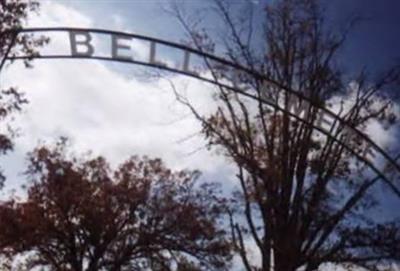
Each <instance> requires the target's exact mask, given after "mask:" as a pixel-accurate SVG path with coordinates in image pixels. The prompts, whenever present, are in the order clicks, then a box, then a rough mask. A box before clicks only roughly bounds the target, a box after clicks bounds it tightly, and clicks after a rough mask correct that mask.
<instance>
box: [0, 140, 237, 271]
mask: <svg viewBox="0 0 400 271" xmlns="http://www.w3.org/2000/svg"><path fill="white" fill-rule="evenodd" d="M65 146H66V144H65V142H64V141H63V142H61V143H60V144H58V145H57V146H56V147H54V148H48V147H39V148H37V149H35V151H33V152H32V153H31V154H30V155H29V168H28V170H27V173H26V174H27V176H29V178H30V184H29V185H28V188H27V198H26V199H25V200H22V201H16V200H10V201H7V202H3V203H2V204H1V205H0V221H2V223H1V225H0V249H2V251H3V254H4V255H5V256H6V257H7V259H8V261H7V262H6V264H10V263H11V262H13V260H15V259H17V260H16V261H17V262H18V259H23V260H22V264H23V266H24V268H26V269H27V270H31V269H32V268H34V267H44V268H48V269H47V270H58V271H60V270H73V271H80V270H87V271H89V270H93V271H94V270H160V271H161V270H175V269H174V268H178V270H199V271H200V270H225V269H226V267H227V263H228V262H229V259H230V247H229V243H228V242H227V241H226V240H225V239H224V236H225V233H224V231H223V230H222V229H221V227H220V225H218V221H220V218H221V214H222V209H221V202H219V200H217V197H216V186H215V185H213V184H204V185H197V184H196V179H197V177H198V175H199V173H198V172H196V171H194V172H191V171H177V172H172V171H171V170H169V169H167V168H166V167H165V165H164V164H163V163H162V162H161V160H160V159H150V158H147V157H143V158H138V157H132V158H130V159H128V160H127V161H126V162H124V163H123V164H121V165H120V166H119V167H118V169H117V170H111V169H110V166H109V164H108V163H107V162H106V160H105V159H104V158H102V157H98V158H95V159H85V158H84V157H81V158H78V157H74V156H68V155H67V151H66V147H65ZM18 257H20V258H18ZM14 262H15V261H14ZM14 264H15V263H14ZM23 270H24V269H23Z"/></svg>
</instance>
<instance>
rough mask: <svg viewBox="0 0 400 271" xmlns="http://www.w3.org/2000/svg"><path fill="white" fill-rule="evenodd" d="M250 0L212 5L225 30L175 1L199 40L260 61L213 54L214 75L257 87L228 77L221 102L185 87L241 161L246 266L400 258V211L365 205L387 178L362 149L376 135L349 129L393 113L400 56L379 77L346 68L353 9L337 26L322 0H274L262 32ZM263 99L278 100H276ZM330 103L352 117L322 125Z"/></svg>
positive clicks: (383, 263)
mask: <svg viewBox="0 0 400 271" xmlns="http://www.w3.org/2000/svg"><path fill="white" fill-rule="evenodd" d="M244 6H245V7H244V9H240V10H238V8H237V6H235V5H233V4H231V3H229V2H228V1H215V3H214V6H213V8H212V9H213V10H214V11H215V12H217V14H218V16H217V17H219V18H220V19H221V20H222V23H223V25H224V32H223V34H222V35H220V36H219V37H220V38H221V39H218V40H215V39H213V38H212V37H213V36H212V35H211V34H210V33H211V32H209V31H207V29H201V28H200V25H201V24H200V23H199V21H196V20H193V17H188V16H187V13H185V12H183V11H182V9H181V8H180V6H179V5H172V8H171V9H170V11H171V12H172V13H173V15H174V16H175V17H176V18H177V19H178V20H179V22H180V23H181V24H182V26H183V27H184V29H185V30H186V31H187V33H188V36H189V41H190V44H191V45H192V46H194V47H196V49H199V50H201V51H203V52H209V53H213V52H214V49H215V47H216V46H218V45H221V44H222V45H223V46H224V49H225V52H226V55H225V56H226V57H227V59H229V60H230V61H231V62H233V63H235V64H238V65H241V66H246V67H247V68H248V69H250V70H251V71H253V72H250V73H249V72H248V73H240V72H239V73H235V71H234V70H233V71H232V69H229V67H223V66H217V65H215V63H212V62H210V61H208V60H207V59H205V63H206V65H207V71H210V72H211V74H212V76H213V79H214V80H216V81H221V80H232V78H233V76H234V77H235V80H236V85H240V86H241V87H242V89H243V87H244V86H245V87H246V88H245V89H246V90H245V91H246V93H250V94H252V95H253V96H255V97H256V99H247V98H244V97H243V96H240V95H238V94H237V93H235V92H232V91H231V90H228V89H226V88H223V87H220V88H219V95H218V97H217V98H216V99H217V102H218V103H219V108H218V110H217V112H215V113H214V114H213V115H212V116H210V117H207V116H203V115H201V114H200V113H199V112H198V111H197V110H196V108H195V107H194V106H193V104H191V103H190V101H188V100H187V99H185V97H182V96H179V94H178V98H179V100H180V101H181V102H182V103H184V104H186V105H187V106H188V107H189V108H190V109H191V110H192V112H193V113H194V115H195V116H196V117H197V118H198V119H199V120H200V121H201V122H202V124H203V132H204V135H205V137H206V138H207V139H208V142H209V145H210V147H214V148H215V149H218V150H219V151H222V152H223V153H224V155H225V156H226V157H227V158H228V159H229V160H230V161H232V162H233V163H235V164H236V165H237V167H238V174H237V177H238V180H239V187H240V189H239V191H238V192H237V193H235V195H234V197H233V200H234V204H235V208H232V210H235V211H231V212H230V214H231V220H230V221H231V232H232V234H231V235H232V243H233V245H234V247H235V248H236V251H237V252H238V254H239V256H240V257H241V259H242V262H243V265H244V267H245V269H246V270H247V271H251V270H265V271H267V270H268V271H269V270H277V271H291V270H296V269H298V268H303V270H307V271H311V270H317V269H318V268H319V267H320V266H321V265H322V264H324V263H334V264H342V265H346V266H347V267H348V268H349V269H351V268H355V267H364V268H367V269H369V270H380V269H382V268H384V267H387V266H389V265H390V264H391V263H399V261H400V254H399V252H400V229H399V225H400V224H399V221H390V222H379V221H376V220H374V217H372V216H371V215H370V213H369V212H368V211H369V210H370V209H371V208H373V207H374V206H376V205H377V204H378V201H377V198H376V196H375V193H374V188H376V184H377V183H378V182H379V181H381V180H383V178H382V176H381V175H379V176H374V175H373V174H372V173H371V171H370V170H369V169H368V166H373V164H374V163H377V161H374V159H373V157H369V160H368V159H366V161H367V163H363V162H359V161H358V160H357V159H356V158H355V157H354V154H362V155H361V156H364V157H365V154H366V153H368V152H369V150H370V145H369V143H368V142H366V141H363V140H361V139H360V137H358V136H354V135H353V134H351V133H349V127H353V128H355V129H357V130H359V131H361V132H362V133H366V129H367V127H368V125H369V124H370V123H372V122H374V121H377V122H379V123H381V124H382V125H385V126H388V127H389V126H391V125H394V124H395V123H396V117H395V115H394V113H393V100H392V99H391V98H390V93H389V92H388V90H390V89H392V90H393V88H396V87H398V82H399V81H398V78H399V77H398V74H399V73H398V68H392V69H389V71H388V72H385V73H383V75H382V76H381V77H380V78H378V79H377V80H370V79H369V78H368V77H367V76H366V75H365V73H364V72H361V73H360V75H359V76H358V77H356V78H351V80H349V79H348V77H347V75H346V74H345V73H344V71H343V70H342V69H341V68H340V66H339V65H337V64H336V61H337V59H338V52H339V50H340V48H341V47H342V45H343V44H344V42H345V41H346V36H347V35H348V33H349V29H350V28H351V26H352V24H353V23H354V22H355V21H356V20H353V21H351V22H350V24H349V26H348V27H347V28H346V29H345V30H344V31H342V32H341V33H335V32H333V31H330V30H329V29H328V27H327V26H326V24H325V23H324V19H325V18H324V13H323V12H322V11H321V7H320V5H319V2H318V1H317V0H279V1H272V3H271V4H269V5H268V6H267V7H266V9H265V20H264V25H263V36H260V35H259V34H260V32H259V31H258V32H257V29H260V25H258V26H256V25H254V21H255V19H254V16H253V15H254V12H253V10H252V9H253V8H254V7H253V6H252V5H251V4H250V3H247V2H245V4H244ZM235 12H236V13H235ZM265 79H268V80H265ZM287 89H290V90H294V91H295V92H296V93H298V94H299V95H300V96H301V97H307V98H308V99H307V100H302V99H298V98H297V96H293V95H291V94H290V92H287V91H284V90H287ZM266 99H267V100H270V101H273V102H274V103H275V104H276V105H280V108H279V107H278V106H277V107H271V106H268V105H267V104H265V103H264V102H263V101H265V100H266ZM329 106H331V107H333V108H336V109H335V110H336V112H337V115H338V116H340V117H341V118H342V119H343V120H344V122H340V121H337V120H335V121H333V122H332V123H329V125H328V127H326V128H325V130H326V131H328V135H329V136H326V135H325V136H324V135H323V133H321V129H320V130H318V129H316V127H321V122H322V121H323V118H322V114H321V111H320V110H319V107H329ZM332 110H333V109H332ZM293 115H295V116H296V115H298V116H300V115H301V118H300V119H299V118H294V116H293ZM343 142H345V143H346V144H343ZM387 151H390V150H387ZM391 154H393V152H391ZM368 161H369V162H368ZM392 169H393V168H391V167H388V168H387V170H388V172H389V171H391V170H392ZM393 176H394V177H393V178H392V179H390V180H385V182H386V183H387V184H389V185H390V187H391V191H393V192H395V193H396V194H397V195H398V196H399V195H400V194H399V190H398V188H397V186H396V185H395V181H397V179H398V176H395V175H393ZM243 218H244V219H243ZM243 220H244V221H245V222H244V223H242V221H243ZM249 243H254V244H255V247H256V248H257V250H258V252H259V254H260V255H261V263H260V264H257V263H254V262H251V260H250V258H249V249H248V244H249Z"/></svg>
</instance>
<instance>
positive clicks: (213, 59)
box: [0, 27, 400, 197]
mask: <svg viewBox="0 0 400 271" xmlns="http://www.w3.org/2000/svg"><path fill="white" fill-rule="evenodd" d="M44 32H61V33H66V34H68V35H69V42H70V45H71V52H70V53H69V54H68V53H62V54H44V55H33V56H32V55H30V56H28V55H22V56H15V57H7V56H6V57H5V58H4V59H3V61H2V62H1V63H0V72H1V69H2V68H3V66H4V64H5V61H6V60H18V59H96V60H103V61H117V62H122V63H130V64H136V65H141V66H147V67H152V68H157V69H161V70H166V71H169V72H174V73H178V74H182V75H185V76H188V77H191V78H195V79H198V80H201V81H204V82H207V83H210V84H213V85H216V86H218V87H221V88H225V89H228V90H231V91H234V92H236V93H238V94H240V95H243V96H246V97H249V98H252V99H255V100H258V101H260V102H262V103H264V104H266V105H268V106H271V107H273V108H275V109H277V110H280V111H282V112H285V113H286V114H288V115H289V116H290V117H291V118H293V119H296V120H298V121H301V122H303V123H306V124H307V125H310V126H311V127H312V128H313V129H315V130H316V131H318V132H320V133H321V134H323V135H325V136H326V137H328V138H330V139H332V140H333V141H335V142H336V143H338V144H341V145H342V146H343V147H344V148H345V149H346V150H347V151H348V152H350V153H351V154H352V155H354V156H355V157H356V158H357V159H359V160H360V161H362V162H363V163H365V164H366V165H367V166H368V167H369V168H370V169H371V170H372V171H374V172H375V173H376V174H377V177H380V178H381V179H382V180H383V182H384V183H385V184H386V185H388V186H389V187H390V189H391V190H392V191H393V192H394V193H395V194H396V195H397V196H398V197H400V187H398V186H396V184H395V183H394V182H393V180H391V177H390V176H388V175H387V173H386V168H380V167H379V166H377V165H375V164H374V163H373V162H372V161H371V159H370V158H369V157H367V155H370V156H372V157H375V156H376V155H379V156H380V158H381V159H383V160H384V161H385V162H386V164H387V165H389V166H390V167H391V168H392V169H395V170H396V172H397V173H398V174H399V176H400V165H399V164H398V163H397V159H398V158H400V157H396V158H393V157H391V156H390V155H389V154H388V153H386V152H385V151H384V150H383V149H382V148H381V147H380V146H378V145H377V144H376V143H375V142H374V141H373V140H371V139H370V138H369V137H368V136H367V135H366V134H364V133H363V132H361V131H360V130H358V129H357V128H355V127H353V126H352V125H351V124H350V123H348V122H347V121H346V120H345V119H343V118H342V117H341V116H340V115H337V114H335V113H334V112H333V111H331V110H330V109H328V108H325V107H323V106H321V105H320V104H318V103H316V102H315V101H313V100H311V99H309V98H308V97H306V96H305V95H303V94H302V93H300V92H299V91H296V90H293V89H290V88H288V87H286V86H284V85H282V84H280V83H279V82H277V81H275V80H272V79H271V78H268V77H267V76H265V75H263V74H261V73H259V72H257V71H255V70H253V69H250V68H248V67H245V66H242V65H239V64H237V63H233V62H231V61H228V60H226V59H224V58H221V57H218V56H215V55H212V54H209V53H207V52H204V51H201V50H199V49H194V48H191V47H189V46H186V45H182V44H178V43H174V42H170V41H165V40H161V39H158V38H153V37H147V36H143V35H138V34H132V33H127V32H120V31H111V30H105V29H87V28H71V27H54V28H25V29H20V30H14V31H8V34H11V35H13V39H12V42H11V43H10V44H9V47H8V51H7V54H8V53H9V52H10V50H11V48H12V47H13V45H14V44H13V43H14V41H15V39H16V37H17V36H18V35H21V34H24V33H44ZM91 34H103V35H108V36H110V37H111V40H112V48H111V51H112V52H111V56H104V55H103V56H101V55H96V54H94V51H95V48H94V46H93V44H91ZM78 36H81V37H84V38H85V39H84V40H83V41H82V40H81V41H78V40H77V37H78ZM127 39H133V40H140V41H145V42H148V43H149V51H150V55H149V60H148V61H143V60H135V59H133V58H130V57H127V56H123V55H120V54H119V53H118V50H124V49H128V47H127V46H126V45H123V44H121V43H120V41H123V40H127ZM79 45H80V46H83V47H85V48H86V51H85V52H81V51H78V46H79ZM157 45H162V46H166V47H168V48H173V49H177V50H179V51H181V54H182V57H183V65H182V67H181V68H179V67H170V66H168V65H167V64H166V63H162V62H160V61H158V60H157V59H156V48H157ZM191 55H194V56H197V57H200V58H201V59H203V60H204V62H205V63H207V64H208V65H211V64H210V63H213V64H214V63H216V64H218V65H222V66H224V67H228V68H229V69H233V70H234V71H237V72H240V73H244V74H248V75H250V76H252V77H253V78H256V79H257V80H258V81H259V82H263V83H264V84H269V85H273V86H275V87H277V88H278V89H281V90H282V91H284V92H285V93H286V94H287V95H290V96H291V97H294V98H295V99H297V101H298V102H302V103H307V104H309V105H310V106H312V107H314V108H316V110H318V113H319V114H320V115H321V118H325V119H324V120H325V122H328V123H329V121H331V123H339V124H341V125H343V126H344V127H345V128H346V129H347V130H348V131H349V132H351V133H352V134H353V135H354V136H356V137H357V138H358V139H360V140H362V141H364V142H365V144H367V146H369V152H368V153H366V154H365V153H364V154H362V153H359V152H358V151H356V150H354V149H352V148H351V147H350V146H349V145H348V144H347V143H346V142H345V141H344V140H341V139H338V138H336V137H335V136H334V135H333V133H332V131H330V130H329V129H326V128H324V127H323V126H322V125H316V124H315V123H310V122H308V121H307V120H306V119H303V118H302V117H300V116H299V115H298V114H296V113H294V112H291V111H289V110H287V109H285V108H284V107H283V106H281V105H279V104H278V103H276V102H275V101H273V100H269V99H267V98H265V97H259V96H257V95H255V94H253V93H251V92H249V91H247V90H244V89H242V88H240V87H238V86H237V85H235V84H229V83H226V82H221V81H219V80H217V79H215V78H213V79H210V78H207V77H206V76H203V75H202V74H200V73H197V72H195V71H193V70H190V67H189V66H190V56H191Z"/></svg>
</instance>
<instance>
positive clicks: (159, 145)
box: [0, 0, 400, 215]
mask: <svg viewBox="0 0 400 271" xmlns="http://www.w3.org/2000/svg"><path fill="white" fill-rule="evenodd" d="M183 2H184V3H185V5H186V7H187V9H188V10H189V11H191V10H195V9H197V8H202V7H203V4H201V2H200V1H196V0H187V1H183ZM183 2H182V3H183ZM252 2H253V4H254V5H255V6H256V7H257V8H258V9H259V10H261V9H262V6H263V4H264V2H265V1H257V0H254V1H252ZM383 2H385V5H382V4H379V3H382V2H381V1H374V0H352V1H347V0H338V1H335V4H332V5H330V7H329V10H328V14H329V15H330V17H329V20H330V23H331V25H332V26H340V25H341V24H343V21H344V20H346V19H347V18H349V17H350V16H351V15H352V14H354V13H357V14H361V15H363V16H364V17H365V18H367V20H365V22H364V23H363V24H361V25H360V26H359V27H357V28H356V29H355V32H354V35H352V36H351V37H350V42H349V44H348V46H347V47H346V48H345V50H344V51H343V55H342V57H343V59H344V60H346V61H344V62H346V63H347V68H348V70H349V71H350V72H352V71H355V70H357V69H359V68H362V67H364V66H365V67H367V68H368V69H370V70H371V71H372V72H373V73H374V72H377V71H379V70H381V69H383V68H385V67H387V66H388V65H389V64H393V63H395V62H396V61H398V59H399V53H398V48H400V35H398V34H399V33H398V32H399V31H398V30H397V28H398V25H399V24H400V19H399V18H400V16H399V15H400V14H399V11H400V4H399V3H400V2H399V1H396V0H386V1H383ZM40 3H41V12H40V15H38V16H34V17H32V18H31V20H30V21H29V23H28V25H29V26H40V27H44V26H74V27H83V28H104V29H109V30H118V31H126V32H131V33H138V34H143V35H148V36H153V37H159V38H161V39H166V40H171V41H176V42H179V41H180V40H181V39H182V38H184V34H183V30H182V28H181V27H180V26H179V24H178V23H177V22H176V21H175V20H174V19H173V18H171V17H170V16H169V15H168V14H166V13H165V11H164V10H163V8H164V7H165V6H166V5H165V3H166V2H165V1H151V0H150V1H144V0H136V1H134V0H133V1H128V0H126V1H124V0H113V1H111V0H110V1H105V0H96V1H95V0H81V1H73V0H71V1H67V0H65V1H58V0H53V1H46V0H43V1H40ZM214 19H215V18H212V17H211V18H210V22H211V23H210V25H211V26H212V23H213V22H214ZM94 42H95V44H96V48H100V50H108V47H107V46H106V45H105V44H104V40H102V39H101V37H95V40H94ZM68 46H69V44H68V39H67V36H65V35H64V36H63V35H55V36H52V42H51V45H50V46H49V49H48V50H55V51H57V50H58V51H60V50H68V49H69V47H68ZM132 47H133V49H132V52H133V54H134V55H135V57H136V58H146V57H148V47H147V46H145V45H143V44H140V43H136V44H132ZM349 58H351V61H347V60H348V59H349ZM165 60H166V61H171V59H169V58H168V56H166V58H165ZM33 64H34V68H33V69H25V68H24V67H23V65H22V63H18V62H15V63H14V64H13V65H11V66H9V67H8V68H7V70H6V72H5V73H4V74H2V75H1V78H0V80H1V84H2V86H11V85H17V86H18V88H19V89H20V90H21V91H23V92H25V94H26V97H27V98H28V100H29V105H27V106H26V107H25V109H24V112H23V113H22V114H20V115H19V116H18V117H17V118H16V120H15V123H14V125H15V126H16V127H19V131H20V136H19V137H18V138H17V140H16V149H15V151H14V152H13V153H12V154H10V155H8V156H7V157H2V158H1V160H0V162H1V163H2V165H7V166H4V169H5V171H6V172H5V173H6V174H7V176H8V180H7V182H6V189H4V190H3V191H2V192H1V194H2V195H3V196H4V195H5V194H7V193H8V192H9V191H10V190H12V189H17V190H18V188H19V186H20V185H21V184H22V182H23V177H22V176H21V170H22V169H23V168H24V158H25V155H26V153H27V152H29V151H30V150H32V148H33V146H35V145H37V144H39V143H41V142H48V143H52V142H54V140H55V138H58V137H60V136H67V137H69V138H70V139H71V144H72V146H73V148H74V149H75V150H79V151H89V150H91V151H93V153H94V154H99V155H104V156H106V157H107V158H109V160H110V161H111V163H112V164H113V165H117V164H118V163H119V162H122V161H123V160H124V159H126V158H127V157H129V156H130V155H133V154H138V155H144V154H147V155H150V156H152V157H161V158H163V159H164V160H165V161H166V163H167V165H168V166H170V167H171V168H174V169H183V168H191V169H199V170H201V171H202V172H203V176H204V177H205V178H207V179H212V180H219V181H221V180H223V181H224V182H225V183H226V184H227V185H228V186H230V184H231V183H232V180H233V178H234V170H233V168H232V166H231V165H230V164H229V163H228V162H227V161H225V160H224V159H223V158H221V157H220V156H218V155H216V154H215V153H212V152H209V151H207V150H206V148H205V142H204V140H203V139H202V138H201V136H199V131H200V126H199V123H198V122H197V121H196V120H195V119H194V118H193V117H192V115H191V114H190V112H188V110H187V109H186V108H185V107H184V106H182V105H180V104H179V103H178V102H177V101H176V99H175V97H174V94H173V92H172V90H171V88H170V85H169V83H168V82H167V81H166V80H150V81H149V80H144V79H143V74H144V73H146V72H149V71H148V70H146V69H143V68H140V67H137V66H132V65H126V64H121V63H104V62H100V61H93V60H48V61H42V60H36V61H34V63H33ZM171 79H172V80H173V82H174V83H175V84H176V85H177V86H179V88H180V90H181V91H185V93H186V95H187V96H188V97H189V99H190V100H191V101H192V102H193V103H194V104H195V106H196V107H197V108H198V109H199V110H200V111H201V112H204V113H205V114H206V113H207V112H212V111H213V109H214V108H215V105H214V103H213V101H212V98H211V95H212V93H213V90H212V88H211V87H210V86H209V85H207V84H205V83H202V82H199V81H195V80H193V79H188V78H186V77H183V76H178V75H174V76H172V77H171ZM375 138H376V139H379V137H377V136H376V135H375ZM389 140H396V139H395V138H394V139H393V138H391V139H385V140H384V141H386V142H388V141H389ZM395 204H398V202H397V203H396V202H395V201H394V200H390V199H389V200H388V202H387V206H389V208H384V210H383V211H384V212H385V213H386V215H391V214H393V213H395V210H394V207H393V206H395Z"/></svg>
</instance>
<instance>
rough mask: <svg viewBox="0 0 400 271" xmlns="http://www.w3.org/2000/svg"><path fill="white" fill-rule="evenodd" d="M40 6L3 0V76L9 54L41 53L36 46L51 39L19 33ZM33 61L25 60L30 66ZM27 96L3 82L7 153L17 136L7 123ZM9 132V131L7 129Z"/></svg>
mask: <svg viewBox="0 0 400 271" xmlns="http://www.w3.org/2000/svg"><path fill="white" fill-rule="evenodd" d="M37 9H38V3H36V2H32V1H19V0H7V1H6V0H0V75H1V70H2V68H4V66H5V64H6V58H7V56H9V57H12V56H16V55H17V54H18V53H22V54H27V55H28V56H31V55H34V54H37V52H36V51H35V48H37V47H39V46H42V45H43V44H44V43H46V42H47V41H48V40H47V39H46V38H44V37H39V38H33V37H32V36H30V35H18V36H17V35H16V33H17V32H16V31H18V29H20V28H22V25H23V23H24V22H25V20H26V19H27V17H28V14H29V13H30V12H35V11H37ZM29 63H30V60H29V59H27V60H26V61H25V65H27V66H29ZM26 102H27V101H26V99H24V98H23V95H22V94H21V93H20V92H18V91H17V89H16V88H13V87H12V88H9V89H3V86H1V85H0V122H1V123H2V124H3V125H4V126H6V127H5V128H2V129H1V131H2V132H0V153H1V154H5V153H7V152H8V151H10V150H12V148H13V143H12V139H13V137H14V136H15V133H14V131H13V129H12V128H11V127H10V126H9V125H7V124H6V123H5V122H6V121H7V120H8V119H9V117H10V116H11V115H12V114H14V112H16V111H20V109H21V106H22V105H23V104H24V103H26ZM3 131H5V132H3ZM4 179H5V178H4V176H3V174H2V173H1V172H0V188H2V186H3V182H4Z"/></svg>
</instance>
